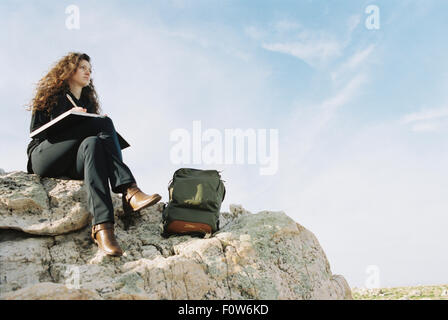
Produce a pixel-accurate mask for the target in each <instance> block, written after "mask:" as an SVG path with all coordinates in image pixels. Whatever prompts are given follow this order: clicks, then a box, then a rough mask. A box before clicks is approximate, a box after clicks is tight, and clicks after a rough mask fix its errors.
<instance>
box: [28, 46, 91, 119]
mask: <svg viewBox="0 0 448 320" xmlns="http://www.w3.org/2000/svg"><path fill="white" fill-rule="evenodd" d="M82 60H87V61H88V62H89V63H90V57H89V56H88V55H87V54H85V53H79V52H70V53H69V54H67V55H66V56H64V57H62V58H61V59H60V60H59V61H58V62H56V64H55V65H54V66H53V67H52V68H51V70H50V71H49V72H48V73H47V74H46V75H45V76H44V77H43V78H42V79H40V80H39V82H38V83H37V86H36V95H35V96H34V98H33V99H32V100H31V103H30V106H29V108H28V110H32V111H33V113H34V112H35V111H37V110H42V111H43V110H45V111H47V112H48V113H50V112H51V110H52V109H53V108H54V107H55V106H56V104H57V102H58V99H59V97H61V96H62V95H64V94H66V93H67V92H68V91H69V90H70V86H69V84H68V80H69V79H70V78H71V76H72V75H73V74H75V72H76V70H77V69H78V67H79V64H80V62H81V61H82ZM82 96H85V97H87V100H88V102H89V104H91V105H93V109H94V110H95V113H97V114H99V113H100V105H99V101H98V95H97V93H96V91H95V86H94V85H93V81H92V80H90V83H89V85H88V86H86V87H84V88H83V89H82V92H81V97H82Z"/></svg>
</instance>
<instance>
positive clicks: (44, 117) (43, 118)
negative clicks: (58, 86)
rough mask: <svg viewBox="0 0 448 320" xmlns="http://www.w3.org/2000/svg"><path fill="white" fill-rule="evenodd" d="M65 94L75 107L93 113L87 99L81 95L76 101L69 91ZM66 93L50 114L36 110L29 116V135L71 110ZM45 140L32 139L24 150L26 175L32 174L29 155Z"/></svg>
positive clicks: (42, 138)
mask: <svg viewBox="0 0 448 320" xmlns="http://www.w3.org/2000/svg"><path fill="white" fill-rule="evenodd" d="M66 93H68V94H69V95H70V96H71V97H72V99H73V101H74V102H75V103H76V105H77V106H78V107H83V108H86V109H87V112H89V113H95V110H94V108H93V105H92V104H89V103H88V98H87V97H85V96H83V95H81V98H80V99H79V100H78V99H76V98H75V96H74V95H73V94H72V93H71V92H70V91H68V92H66ZM66 93H64V94H63V95H61V96H60V97H59V98H58V102H57V104H56V106H55V107H54V108H53V109H52V110H51V111H50V113H48V112H47V111H46V110H44V111H41V110H38V111H35V112H33V114H32V116H31V124H30V133H31V132H33V131H34V130H36V129H38V128H40V127H41V126H43V125H44V124H46V123H47V122H49V121H51V120H53V119H54V118H56V117H58V116H59V115H61V114H62V113H64V112H66V111H68V110H70V109H71V108H73V104H72V103H71V102H70V100H68V98H67V96H66ZM45 139H46V137H41V138H33V139H32V140H31V141H30V143H29V144H28V147H27V149H26V152H27V155H28V163H27V171H28V173H33V170H32V168H31V153H32V152H33V150H34V149H35V148H36V147H37V146H38V145H39V144H40V143H41V142H42V141H44V140H45Z"/></svg>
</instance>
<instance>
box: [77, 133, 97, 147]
mask: <svg viewBox="0 0 448 320" xmlns="http://www.w3.org/2000/svg"><path fill="white" fill-rule="evenodd" d="M99 145H101V139H100V138H99V137H98V136H90V137H87V138H84V140H82V142H81V144H80V145H79V147H80V148H84V149H85V150H95V149H96V148H98V146H99Z"/></svg>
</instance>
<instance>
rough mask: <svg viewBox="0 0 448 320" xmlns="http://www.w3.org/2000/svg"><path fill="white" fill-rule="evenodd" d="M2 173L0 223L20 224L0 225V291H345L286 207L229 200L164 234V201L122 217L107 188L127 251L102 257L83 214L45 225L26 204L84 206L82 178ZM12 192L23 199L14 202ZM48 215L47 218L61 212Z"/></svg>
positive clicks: (67, 294)
mask: <svg viewBox="0 0 448 320" xmlns="http://www.w3.org/2000/svg"><path fill="white" fill-rule="evenodd" d="M5 177H6V178H5ZM1 179H2V180H0V181H1V188H3V189H4V190H5V191H6V193H3V189H2V193H1V203H2V211H1V215H0V216H1V221H9V222H8V223H7V224H6V223H3V222H2V228H5V226H7V227H8V228H11V229H20V230H23V231H25V232H27V233H23V232H19V231H15V230H0V240H1V242H0V252H1V255H0V265H1V266H2V268H0V298H1V299H57V298H61V297H62V298H63V299H198V300H199V299H226V300H228V299H351V298H352V296H351V290H350V287H349V286H348V284H347V282H346V280H345V279H344V277H342V276H340V275H333V274H332V273H331V270H330V265H329V262H328V260H327V258H326V255H325V253H324V252H323V250H322V248H321V246H320V244H319V242H318V240H317V239H316V237H315V236H314V235H313V234H312V233H311V232H310V231H308V230H307V229H305V228H304V227H303V226H301V225H300V224H298V223H296V222H295V221H294V220H292V219H291V218H290V217H288V216H287V215H286V214H285V213H284V212H271V211H262V212H259V213H257V214H252V213H250V212H249V211H247V210H245V209H244V208H243V207H242V206H240V205H231V206H230V212H223V213H222V214H221V218H220V224H221V228H220V230H219V231H218V232H216V233H215V234H214V235H213V236H212V237H210V238H207V239H202V238H197V237H190V236H172V237H170V238H163V237H161V235H160V232H161V229H160V223H161V218H162V217H161V216H162V209H163V203H158V204H157V205H155V206H153V207H151V208H147V209H144V210H141V212H140V213H136V214H134V215H133V216H132V217H131V218H127V219H124V218H122V215H121V214H122V211H121V198H120V197H119V195H115V194H113V195H112V197H113V202H114V207H115V208H116V209H115V215H116V220H115V221H116V224H115V232H116V236H117V239H118V242H119V243H120V245H121V247H122V248H123V250H124V251H125V254H124V255H123V256H122V257H110V256H106V255H104V254H102V253H101V252H100V251H98V248H97V246H96V245H94V244H93V243H92V241H91V239H90V225H88V219H86V220H85V221H84V220H83V222H82V223H78V224H77V226H76V227H73V228H69V227H65V228H59V229H57V232H56V231H55V230H56V229H53V230H52V232H49V231H48V230H50V225H49V226H47V227H46V229H43V228H40V229H39V228H36V227H34V228H31V227H32V226H34V225H33V222H34V221H35V220H33V217H32V214H31V213H30V212H34V215H36V216H39V217H40V218H41V219H43V218H42V217H43V216H45V214H46V215H47V217H48V219H52V214H51V213H48V212H57V211H55V209H56V208H66V210H67V212H68V213H67V214H68V215H71V214H72V211H71V207H70V206H69V205H68V204H69V203H70V204H72V205H73V206H75V205H78V206H79V207H80V208H83V209H79V211H78V212H81V210H86V209H85V195H84V194H83V191H82V182H79V181H69V180H64V179H39V178H38V177H37V176H35V175H27V174H24V173H19V172H15V173H10V174H8V175H6V176H4V177H1ZM7 186H13V187H14V188H13V189H12V190H10V191H7V190H9V189H8V187H7ZM19 187H20V189H19ZM53 198H54V199H57V201H53V200H52V199H53ZM73 198H74V199H73ZM14 199H22V200H21V202H20V203H22V204H21V205H16V206H14V203H15V202H14ZM48 199H50V200H48ZM11 203H13V205H11ZM26 203H28V204H27V205H24V204H26ZM3 204H4V205H3ZM24 208H25V209H24ZM10 209H13V210H10ZM52 210H53V211H52ZM54 215H55V216H56V217H57V219H53V220H51V221H61V220H63V219H64V217H63V216H62V215H58V214H57V213H55V214H54ZM21 216H25V217H26V219H23V220H26V221H29V223H28V224H26V225H27V227H26V228H25V227H24V226H25V223H22V224H20V226H21V227H20V228H19V227H17V226H18V225H19V224H18V223H16V224H12V223H10V222H11V221H22V220H21ZM8 219H9V220H8ZM86 221H87V222H86ZM60 225H62V224H60ZM66 226H67V225H66ZM29 230H32V231H33V232H32V233H33V234H30V233H31V232H29ZM35 230H39V233H38V232H34V231H35ZM41 230H43V231H41ZM68 230H70V231H71V232H69V231H68ZM61 231H62V232H61ZM36 234H40V236H37V235H36Z"/></svg>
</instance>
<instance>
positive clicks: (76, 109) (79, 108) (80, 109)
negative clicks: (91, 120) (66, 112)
mask: <svg viewBox="0 0 448 320" xmlns="http://www.w3.org/2000/svg"><path fill="white" fill-rule="evenodd" d="M72 110H73V111H79V112H87V109H85V108H81V107H73V108H72Z"/></svg>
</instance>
